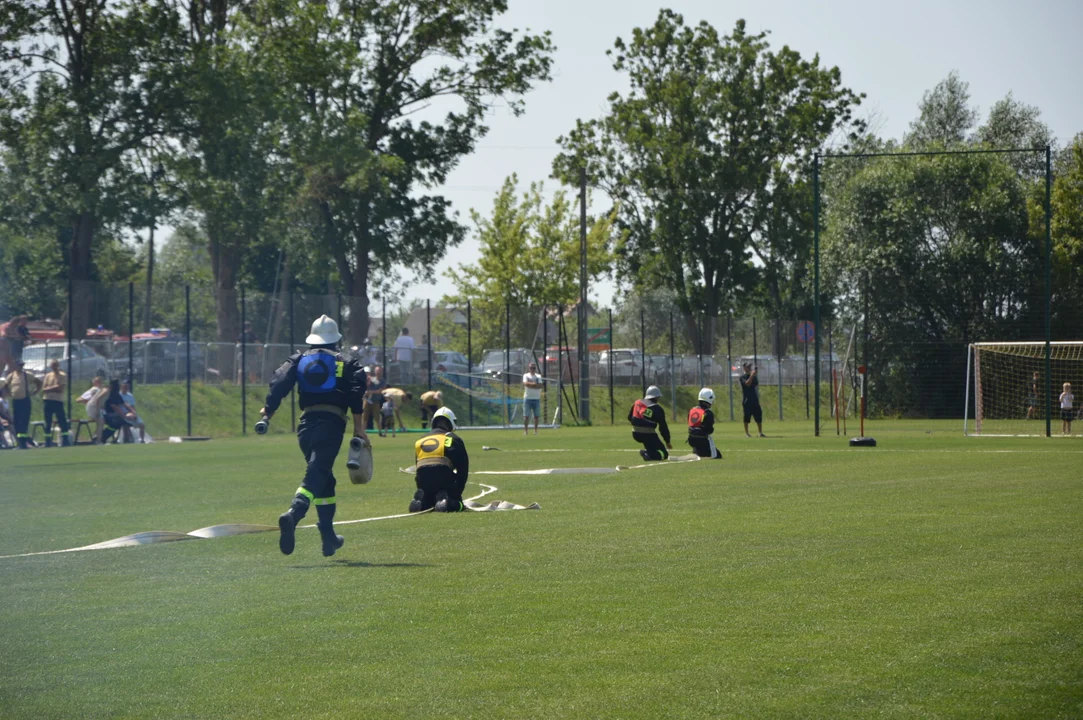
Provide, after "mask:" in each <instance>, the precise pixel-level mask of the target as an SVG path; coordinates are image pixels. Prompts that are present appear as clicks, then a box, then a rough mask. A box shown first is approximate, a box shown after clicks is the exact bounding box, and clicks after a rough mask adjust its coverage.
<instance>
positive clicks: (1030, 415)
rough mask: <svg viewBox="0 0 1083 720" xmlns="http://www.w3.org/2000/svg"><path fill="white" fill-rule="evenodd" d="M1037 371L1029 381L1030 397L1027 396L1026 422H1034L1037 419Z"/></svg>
mask: <svg viewBox="0 0 1083 720" xmlns="http://www.w3.org/2000/svg"><path fill="white" fill-rule="evenodd" d="M1039 382H1040V381H1039V378H1038V371H1037V370H1035V371H1034V377H1032V378H1031V379H1030V395H1028V396H1027V420H1035V419H1037V417H1038V395H1039V393H1038V384H1039Z"/></svg>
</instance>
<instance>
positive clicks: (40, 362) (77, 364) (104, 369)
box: [23, 341, 109, 380]
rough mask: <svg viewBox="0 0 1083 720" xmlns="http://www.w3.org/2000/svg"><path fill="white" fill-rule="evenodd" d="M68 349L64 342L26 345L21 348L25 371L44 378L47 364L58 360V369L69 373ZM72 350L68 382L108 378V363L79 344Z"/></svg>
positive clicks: (47, 370) (47, 369)
mask: <svg viewBox="0 0 1083 720" xmlns="http://www.w3.org/2000/svg"><path fill="white" fill-rule="evenodd" d="M68 347H69V346H68V343H66V342H64V341H56V342H48V343H39V344H37V345H27V346H26V347H25V348H23V362H24V363H26V365H25V367H26V371H27V372H29V373H33V374H34V375H37V376H38V377H44V376H45V373H47V372H49V363H50V362H51V361H53V360H59V361H60V369H61V370H63V371H64V372H66V373H67V372H69V371H68V352H67V350H68ZM72 349H73V350H74V353H73V354H72V356H71V371H70V373H69V380H91V379H93V378H94V376H95V375H101V376H102V377H109V363H108V362H107V361H106V359H105V358H103V357H102V356H101V355H99V354H98V353H96V352H94V351H93V350H92V349H90V348H89V347H88V346H86V345H83V344H81V343H80V344H76V345H73V346H72Z"/></svg>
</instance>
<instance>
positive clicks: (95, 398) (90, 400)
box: [75, 375, 108, 444]
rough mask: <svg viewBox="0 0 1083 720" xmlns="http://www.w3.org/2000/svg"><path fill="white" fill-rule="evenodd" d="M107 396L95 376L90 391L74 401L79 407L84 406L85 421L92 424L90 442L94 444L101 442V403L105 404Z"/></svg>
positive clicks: (97, 376) (98, 376) (99, 380)
mask: <svg viewBox="0 0 1083 720" xmlns="http://www.w3.org/2000/svg"><path fill="white" fill-rule="evenodd" d="M107 395H108V391H106V390H105V388H103V387H102V377H101V375H95V376H94V380H92V381H91V385H90V389H88V390H87V391H86V392H84V393H83V394H82V395H80V396H79V398H78V399H77V400H76V401H75V402H77V403H79V404H80V405H86V419H87V420H89V421H90V422H92V423H94V434H93V436H92V437H91V442H92V443H94V444H97V443H99V442H101V439H102V403H103V402H105V398H106V396H107Z"/></svg>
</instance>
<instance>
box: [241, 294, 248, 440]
mask: <svg viewBox="0 0 1083 720" xmlns="http://www.w3.org/2000/svg"><path fill="white" fill-rule="evenodd" d="M247 317H248V309H247V307H246V306H245V298H244V287H243V286H242V287H241V437H244V436H245V435H248V422H247V421H248V397H247V395H248V332H247V331H246V330H245V329H244V324H245V319H246V318H247Z"/></svg>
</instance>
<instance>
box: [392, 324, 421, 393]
mask: <svg viewBox="0 0 1083 720" xmlns="http://www.w3.org/2000/svg"><path fill="white" fill-rule="evenodd" d="M415 347H417V345H416V344H415V343H414V339H413V338H412V337H410V330H409V328H403V329H402V334H400V335H399V336H398V337H397V338H395V362H397V363H398V365H399V372H400V373H401V378H400V380H401V381H402V383H403V384H406V385H408V384H410V383H412V382H413V381H414V348H415Z"/></svg>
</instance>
